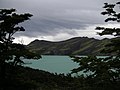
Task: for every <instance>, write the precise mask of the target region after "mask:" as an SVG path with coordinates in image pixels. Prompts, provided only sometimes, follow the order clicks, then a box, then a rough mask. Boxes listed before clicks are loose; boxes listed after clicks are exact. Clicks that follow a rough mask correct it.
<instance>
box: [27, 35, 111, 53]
mask: <svg viewBox="0 0 120 90" xmlns="http://www.w3.org/2000/svg"><path fill="white" fill-rule="evenodd" d="M109 41H110V40H109V39H103V40H97V39H94V38H87V37H76V38H72V39H69V40H65V41H60V42H50V41H44V40H34V41H33V42H31V43H30V44H28V45H27V47H28V48H29V49H30V50H31V51H33V52H37V53H40V54H42V55H103V54H101V53H100V50H102V49H103V48H104V45H105V44H106V43H108V42H109Z"/></svg>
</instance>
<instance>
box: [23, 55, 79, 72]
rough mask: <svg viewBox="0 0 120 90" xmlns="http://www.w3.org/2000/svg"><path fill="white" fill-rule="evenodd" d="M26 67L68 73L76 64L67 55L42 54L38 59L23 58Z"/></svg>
mask: <svg viewBox="0 0 120 90" xmlns="http://www.w3.org/2000/svg"><path fill="white" fill-rule="evenodd" d="M25 62H26V63H31V64H25V66H27V67H31V68H34V69H39V70H45V71H49V72H51V73H58V74H60V73H64V74H67V73H70V72H71V70H72V69H74V68H77V67H78V64H77V63H75V62H73V61H72V60H71V58H70V57H69V56H49V55H44V56H42V59H39V60H32V59H31V60H25Z"/></svg>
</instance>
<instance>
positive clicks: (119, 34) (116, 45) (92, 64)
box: [71, 2, 120, 90]
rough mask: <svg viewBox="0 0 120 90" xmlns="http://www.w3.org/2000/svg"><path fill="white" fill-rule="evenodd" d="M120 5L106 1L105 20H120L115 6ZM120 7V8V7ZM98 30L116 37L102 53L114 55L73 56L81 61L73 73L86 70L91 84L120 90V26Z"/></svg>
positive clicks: (85, 75) (86, 76)
mask: <svg viewBox="0 0 120 90" xmlns="http://www.w3.org/2000/svg"><path fill="white" fill-rule="evenodd" d="M118 6H120V2H117V3H116V4H108V3H105V6H104V7H103V8H105V11H104V12H102V13H101V14H102V15H108V18H107V19H106V20H105V22H109V21H116V22H117V23H119V22H120V12H118V13H117V11H115V8H116V7H118ZM119 9H120V8H119ZM96 29H97V30H102V32H101V33H98V34H99V35H101V36H102V35H113V36H115V38H113V39H111V42H110V43H109V44H107V45H106V46H105V49H104V50H102V53H112V54H114V56H112V55H111V56H109V57H106V58H97V57H96V56H87V57H77V56H71V58H72V59H73V61H74V62H77V63H79V65H80V66H79V67H78V68H76V69H73V70H72V73H77V72H80V71H83V72H84V75H83V76H84V78H85V79H86V81H87V83H89V85H90V86H92V85H94V87H96V88H97V89H98V88H101V87H103V88H102V90H106V89H108V88H109V90H113V89H115V90H119V88H120V87H119V84H120V28H115V27H114V28H106V27H96Z"/></svg>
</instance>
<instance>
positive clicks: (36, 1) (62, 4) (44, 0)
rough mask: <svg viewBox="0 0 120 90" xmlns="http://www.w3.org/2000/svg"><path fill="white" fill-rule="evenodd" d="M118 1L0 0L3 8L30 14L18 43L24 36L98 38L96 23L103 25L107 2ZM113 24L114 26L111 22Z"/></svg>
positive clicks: (62, 38)
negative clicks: (102, 13)
mask: <svg viewBox="0 0 120 90" xmlns="http://www.w3.org/2000/svg"><path fill="white" fill-rule="evenodd" d="M115 1H119V0H0V8H15V9H16V10H17V12H18V13H31V14H32V15H33V17H31V20H30V21H27V22H24V23H23V24H22V25H23V26H24V27H25V29H26V31H25V32H22V33H19V34H17V35H16V36H15V37H16V40H15V42H20V41H21V40H22V39H24V42H23V43H24V44H28V43H29V42H31V41H32V40H34V39H40V40H41V39H44V40H50V41H61V40H66V39H69V38H72V37H78V36H79V37H82V36H88V37H95V38H100V36H98V35H96V31H95V30H94V29H95V27H96V26H99V25H104V24H105V23H104V19H105V17H104V16H102V15H101V14H100V13H101V11H103V8H102V7H103V6H104V3H105V2H108V3H109V2H113V3H114V2H115ZM109 26H111V25H109Z"/></svg>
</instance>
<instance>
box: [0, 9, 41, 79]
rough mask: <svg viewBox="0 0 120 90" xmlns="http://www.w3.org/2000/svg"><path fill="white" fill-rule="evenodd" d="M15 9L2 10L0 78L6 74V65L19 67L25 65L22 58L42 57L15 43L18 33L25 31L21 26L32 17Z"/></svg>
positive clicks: (0, 13) (0, 20)
mask: <svg viewBox="0 0 120 90" xmlns="http://www.w3.org/2000/svg"><path fill="white" fill-rule="evenodd" d="M15 12H16V10H15V9H0V78H1V79H2V80H3V79H4V78H5V73H6V64H9V65H12V66H17V65H18V64H21V63H24V62H23V61H22V60H21V57H22V58H28V59H31V58H33V59H39V58H41V56H40V55H39V54H35V53H32V52H30V51H29V50H27V49H26V47H25V46H24V45H22V44H16V43H13V39H14V36H13V35H14V34H15V33H16V32H20V31H25V29H24V28H23V27H22V26H20V25H19V23H22V22H24V21H26V20H29V19H30V17H31V16H32V15H31V14H29V13H25V14H17V13H15Z"/></svg>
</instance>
